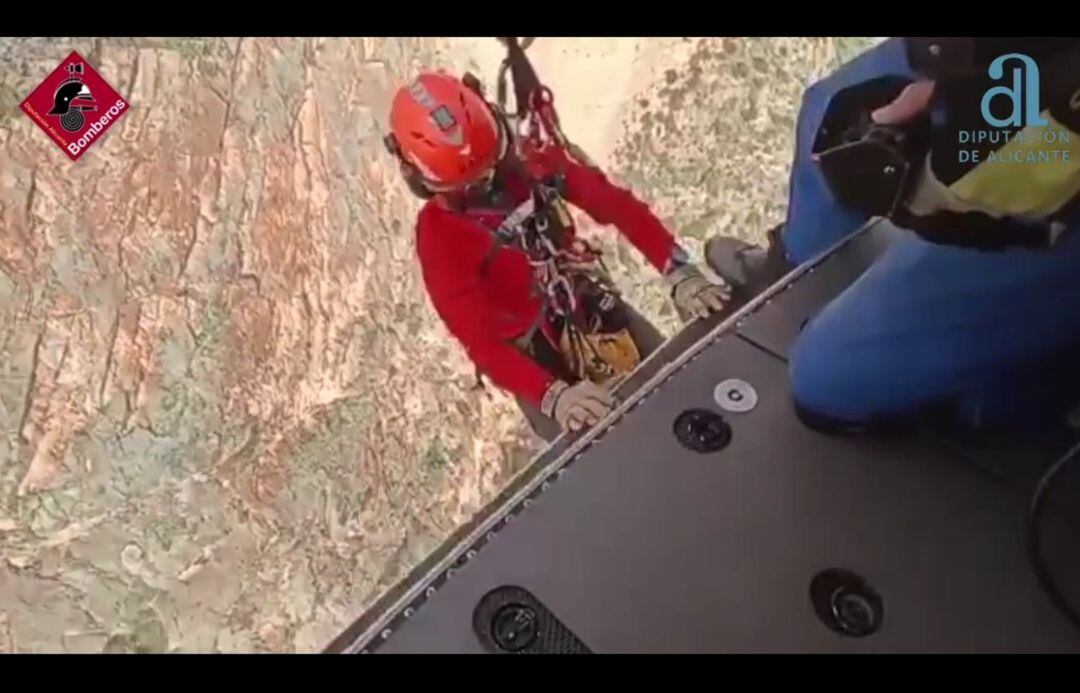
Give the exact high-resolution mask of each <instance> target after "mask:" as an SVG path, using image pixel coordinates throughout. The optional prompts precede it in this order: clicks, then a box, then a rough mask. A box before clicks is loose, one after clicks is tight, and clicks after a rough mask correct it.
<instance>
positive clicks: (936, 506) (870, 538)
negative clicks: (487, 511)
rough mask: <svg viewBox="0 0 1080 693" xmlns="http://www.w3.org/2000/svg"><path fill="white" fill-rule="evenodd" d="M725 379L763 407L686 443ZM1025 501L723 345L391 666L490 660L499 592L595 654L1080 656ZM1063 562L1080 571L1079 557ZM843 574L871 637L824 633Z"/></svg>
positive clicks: (450, 601) (581, 462)
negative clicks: (688, 421) (813, 414)
mask: <svg viewBox="0 0 1080 693" xmlns="http://www.w3.org/2000/svg"><path fill="white" fill-rule="evenodd" d="M727 378H739V379H742V380H744V381H746V382H748V383H749V384H750V385H752V386H753V388H754V389H755V390H756V392H757V394H758V397H759V401H758V402H757V405H756V407H755V408H753V409H752V410H751V411H749V412H746V413H726V412H725V413H724V414H723V416H724V418H725V420H726V422H727V423H728V424H729V425H730V433H731V437H730V442H729V443H728V444H727V445H726V447H723V448H722V449H721V450H720V451H719V452H712V453H708V452H706V453H702V452H696V451H694V450H691V449H688V448H687V447H684V446H683V445H681V444H680V443H679V441H678V440H677V439H676V436H675V434H674V426H675V422H676V419H677V418H678V417H679V415H680V414H681V413H683V412H684V411H686V410H688V409H692V408H700V409H704V410H710V411H713V412H720V411H721V410H720V409H719V407H718V406H717V404H716V402H715V400H714V398H713V397H714V389H715V387H716V385H717V383H719V382H720V381H721V380H724V379H727ZM712 440H715V439H712ZM1025 504H1026V497H1025V496H1024V495H1023V494H1020V493H1017V492H1015V491H1014V490H1012V489H1010V488H1008V487H1007V486H1006V485H1003V484H1000V483H998V482H996V481H994V480H993V479H991V478H990V477H988V476H987V475H986V474H984V473H982V472H981V471H979V470H977V469H976V468H975V467H973V466H972V465H969V464H966V463H963V462H961V461H959V460H958V459H957V458H956V457H955V456H953V455H951V454H949V453H948V452H946V451H945V450H944V449H943V448H940V447H938V446H934V445H930V444H927V443H926V441H925V440H923V441H914V440H911V441H898V440H890V441H876V440H871V439H842V440H838V439H833V438H828V437H825V436H821V435H819V434H815V433H813V432H811V431H808V430H807V429H805V428H804V427H803V426H802V425H800V424H799V422H798V421H797V420H796V419H795V417H794V416H793V414H792V411H791V405H790V401H789V394H788V390H787V384H786V369H785V367H784V364H783V363H782V362H780V361H778V360H777V359H775V358H773V357H771V356H769V355H767V354H765V353H763V352H762V351H761V350H759V349H756V348H754V347H753V346H751V345H749V344H747V343H745V342H744V341H742V340H741V339H737V338H735V337H729V338H725V339H722V340H721V341H720V342H718V343H717V344H715V345H713V346H712V347H710V348H709V349H707V350H706V351H705V352H703V353H702V354H701V355H700V356H699V357H698V358H696V359H695V360H694V361H692V362H691V363H690V364H689V365H688V366H687V367H686V368H685V369H683V370H682V371H680V372H678V373H676V374H675V375H674V376H673V377H672V379H671V380H670V381H669V382H667V383H666V384H665V385H663V386H662V387H661V388H660V389H659V390H657V391H656V392H654V393H653V394H652V395H651V396H649V397H648V398H646V399H645V400H644V401H643V402H642V403H641V405H640V406H638V407H637V408H635V409H634V410H632V411H631V412H630V413H629V414H628V415H627V416H626V418H625V420H623V421H620V422H619V423H618V424H617V425H616V426H614V427H613V428H612V429H611V430H609V431H608V432H607V433H606V434H605V435H604V437H603V438H601V439H600V440H599V441H598V442H596V443H595V444H594V445H593V446H592V447H591V448H589V449H587V450H586V451H585V452H584V453H583V454H582V455H581V456H580V458H579V459H578V460H576V461H575V462H574V463H573V464H571V466H569V467H568V468H567V469H566V471H565V473H564V474H563V476H562V477H561V478H559V479H558V480H557V481H555V482H554V483H553V484H552V485H551V486H550V488H549V489H548V490H547V491H546V492H544V493H543V494H541V495H539V496H538V497H536V498H535V499H534V500H533V501H532V503H531V506H530V507H527V508H524V509H523V510H521V512H520V514H519V515H517V516H516V517H514V518H513V521H512V522H510V523H509V524H507V525H506V526H505V527H503V528H502V529H500V530H499V531H498V533H497V534H496V535H494V536H493V538H491V540H490V541H489V542H488V543H487V545H486V546H484V547H483V548H482V549H481V550H479V552H477V553H476V554H475V555H473V556H472V557H471V558H470V560H468V562H467V563H465V564H464V565H462V566H460V567H459V568H457V569H456V571H455V573H454V575H453V576H451V577H450V578H449V579H448V580H446V582H445V583H444V584H442V585H441V586H440V587H439V589H437V590H436V591H434V592H433V593H431V594H430V596H428V597H427V598H425V599H424V600H422V601H419V602H417V603H416V604H415V606H414V607H413V608H412V610H411V613H410V618H409V619H408V620H406V621H404V622H403V625H399V626H395V630H393V632H387V633H386V634H385V635H386V636H387V639H386V640H385V642H383V643H382V645H381V646H380V647H378V649H377V651H378V652H482V651H483V647H482V646H481V643H480V641H479V639H478V637H477V635H476V631H475V628H474V622H473V617H474V609H475V608H476V606H477V604H478V603H480V601H481V599H483V598H484V596H485V595H486V594H488V593H489V592H490V591H491V590H492V589H495V588H497V587H501V586H516V587H520V588H523V589H524V590H527V591H528V593H529V594H531V595H534V596H535V598H536V599H537V600H539V602H540V603H541V604H542V606H543V608H544V609H546V610H548V611H549V612H550V614H551V615H552V616H553V618H554V619H556V620H557V621H558V622H559V623H561V624H564V625H565V627H566V629H568V632H569V633H572V634H573V636H574V638H577V639H580V641H581V643H583V645H584V647H586V648H588V649H589V650H591V651H593V652H738V651H795V652H872V651H904V652H907V651H929V652H933V651H950V652H952V651H964V652H966V651H972V652H1015V651H1038V652H1044V651H1078V650H1080V636H1078V635H1077V633H1076V632H1075V631H1073V630H1072V629H1071V627H1070V626H1069V625H1068V624H1067V622H1066V621H1065V619H1064V618H1063V617H1062V616H1061V615H1060V614H1059V613H1058V612H1057V611H1055V610H1054V609H1053V608H1052V606H1051V605H1050V604H1049V602H1048V600H1047V599H1046V597H1045V595H1044V594H1043V593H1042V592H1041V591H1040V590H1039V589H1038V587H1037V585H1036V581H1035V578H1034V576H1033V574H1032V572H1031V570H1030V568H1029V566H1028V564H1027V559H1026V557H1025V553H1024V534H1023V530H1024V524H1023V519H1024V510H1025ZM1055 531H1056V530H1055ZM1076 539H1077V537H1076V536H1075V535H1066V539H1065V540H1062V539H1060V537H1059V538H1058V539H1056V541H1057V542H1058V543H1061V544H1062V545H1063V546H1066V547H1067V546H1069V545H1070V541H1071V542H1072V543H1071V545H1072V546H1075V545H1076ZM1053 559H1054V562H1055V566H1056V568H1057V570H1059V571H1061V572H1060V574H1061V575H1063V576H1066V579H1068V576H1070V575H1076V573H1075V572H1074V571H1076V570H1077V569H1078V562H1080V555H1078V553H1077V552H1075V551H1074V552H1069V551H1059V552H1058V555H1055V556H1054V557H1053ZM830 569H832V570H837V569H838V570H841V571H850V572H851V573H854V574H855V575H856V576H858V577H859V578H861V579H862V580H864V581H865V587H866V589H867V590H869V594H870V596H865V595H860V594H854V595H851V594H848V593H843V594H841V593H840V592H837V594H838V595H839V596H836V597H835V599H836V600H837V601H836V604H835V606H836V609H837V611H836V613H841V614H844V616H845V618H846V619H847V621H846V623H848V624H849V625H851V624H854V626H852V627H853V628H854V631H853V632H858V630H859V627H865V626H867V624H868V623H869V624H872V625H877V626H878V627H879V629H878V630H877V631H876V632H873V633H872V634H870V635H867V636H865V637H852V636H850V635H844V634H842V633H841V632H838V630H837V627H836V624H835V623H831V624H830V623H826V622H825V621H826V620H827V619H825V618H824V617H823V616H822V615H820V612H821V608H822V606H821V604H820V603H815V602H814V601H812V600H811V583H812V581H814V579H815V577H816V576H820V575H822V574H824V575H825V578H821V577H819V579H818V581H817V582H816V583H815V585H816V586H817V587H816V588H815V589H816V594H817V596H818V597H819V598H820V595H821V588H820V585H821V584H823V583H822V580H825V583H826V584H827V582H828V580H827V578H829V576H835V575H836V574H837V573H827V572H824V571H828V570H830ZM839 574H844V573H839ZM826 596H828V593H827V591H826ZM875 600H878V601H879V602H880V604H879V606H880V609H881V613H880V614H878V616H879V617H880V623H876V624H875V623H874V618H873V617H872V614H870V612H871V611H872V607H874V608H876V607H875V604H877V602H875ZM819 601H820V599H819ZM826 606H827V605H826ZM825 615H826V616H828V615H829V614H828V613H826V614H825Z"/></svg>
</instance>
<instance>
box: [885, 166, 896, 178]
mask: <svg viewBox="0 0 1080 693" xmlns="http://www.w3.org/2000/svg"><path fill="white" fill-rule="evenodd" d="M884 171H885V175H886V176H892V175H895V174H896V167H895V166H893V165H892V164H889V165H888V166H886V167H885V168H884Z"/></svg>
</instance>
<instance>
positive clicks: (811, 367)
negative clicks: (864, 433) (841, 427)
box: [788, 323, 874, 424]
mask: <svg viewBox="0 0 1080 693" xmlns="http://www.w3.org/2000/svg"><path fill="white" fill-rule="evenodd" d="M829 337H830V336H829V335H828V334H826V333H824V331H822V330H818V329H815V328H814V325H813V323H810V324H809V325H807V326H806V329H805V330H803V332H802V333H801V334H800V335H799V337H798V338H797V339H796V340H795V343H794V344H792V346H791V351H790V353H789V355H788V361H789V364H788V372H789V377H790V380H791V396H792V399H793V400H794V403H795V406H796V407H797V408H798V409H799V410H801V411H802V412H808V413H811V414H813V415H814V416H815V417H820V418H824V419H829V420H832V421H838V422H845V423H851V424H861V423H864V422H866V421H868V420H869V419H870V418H871V417H872V415H873V414H874V412H873V410H872V409H871V408H870V407H869V406H868V404H869V403H868V402H866V401H864V400H865V397H864V396H863V393H859V392H857V388H854V387H852V386H851V384H850V383H849V382H848V381H849V379H850V376H851V374H850V372H849V371H847V369H845V365H844V363H843V362H842V359H841V358H839V356H840V354H838V353H837V349H836V344H835V340H833V339H830V338H829Z"/></svg>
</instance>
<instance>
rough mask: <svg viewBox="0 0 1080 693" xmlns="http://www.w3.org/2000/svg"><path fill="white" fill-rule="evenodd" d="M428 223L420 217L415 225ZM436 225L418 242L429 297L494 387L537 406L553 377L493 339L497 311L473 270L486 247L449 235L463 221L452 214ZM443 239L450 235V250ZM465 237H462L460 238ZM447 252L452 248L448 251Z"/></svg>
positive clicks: (499, 340) (421, 234)
mask: <svg viewBox="0 0 1080 693" xmlns="http://www.w3.org/2000/svg"><path fill="white" fill-rule="evenodd" d="M425 223H432V222H431V220H430V219H426V220H425V219H424V218H423V216H422V217H421V221H420V224H421V225H423V224H425ZM437 223H438V224H439V228H437V229H436V228H432V229H428V231H430V233H424V232H421V233H420V234H419V238H418V243H417V253H418V254H419V256H420V266H421V271H422V274H423V278H424V284H425V285H426V287H427V291H428V295H429V296H430V297H431V301H432V303H433V304H434V306H435V310H436V312H437V313H438V314H439V317H440V318H442V320H443V322H444V323H445V324H446V327H447V329H449V331H450V333H451V334H452V335H453V336H454V337H455V338H456V339H457V340H458V341H459V342H460V343H461V344H462V346H464V347H465V351H466V353H467V354H468V356H469V358H470V359H471V360H472V362H473V363H474V364H475V365H476V367H477V368H478V369H479V370H480V371H481V372H482V373H483V374H484V375H485V376H487V377H488V378H490V379H491V381H492V382H493V383H494V384H495V385H496V386H498V387H500V388H502V389H503V390H506V391H508V392H510V393H511V394H514V395H517V396H520V397H522V398H524V399H526V400H528V401H529V402H531V403H533V404H535V405H536V406H538V407H539V406H541V403H542V401H543V398H544V394H545V393H546V392H547V391H548V389H549V388H550V387H551V386H552V384H553V383H554V382H555V380H556V378H555V377H554V376H553V375H552V374H550V373H548V372H547V371H546V370H545V369H544V368H542V367H541V366H540V365H539V364H537V363H536V362H535V361H533V360H532V359H530V358H529V357H528V356H526V355H525V354H523V353H521V352H520V351H519V350H518V349H517V348H516V347H514V345H512V344H509V343H507V342H505V341H503V340H502V339H499V338H498V332H497V330H496V329H495V327H496V320H497V319H498V315H499V312H498V309H497V308H496V307H495V306H494V305H492V303H491V301H490V300H489V299H488V297H487V295H486V294H485V293H484V291H483V288H482V284H481V282H480V279H479V276H478V271H479V270H478V268H479V267H480V265H481V263H482V262H483V259H484V257H485V256H486V253H487V247H486V246H483V245H481V244H472V243H468V242H466V241H467V240H468V236H467V235H466V234H454V233H453V231H454V229H453V228H449V227H450V226H451V225H453V224H455V223H468V222H465V221H462V220H459V219H457V218H455V217H453V216H452V215H440V216H439V217H438V222H437ZM443 238H454V241H448V242H453V243H455V245H454V247H453V248H452V249H451V248H449V247H443V245H444V244H442V243H441V242H440V239H443ZM461 238H464V239H465V241H462V240H461ZM451 251H452V252H451Z"/></svg>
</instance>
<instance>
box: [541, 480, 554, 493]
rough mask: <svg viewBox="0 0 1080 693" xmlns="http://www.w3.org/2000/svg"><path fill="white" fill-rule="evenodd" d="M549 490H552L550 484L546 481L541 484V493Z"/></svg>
mask: <svg viewBox="0 0 1080 693" xmlns="http://www.w3.org/2000/svg"><path fill="white" fill-rule="evenodd" d="M549 488H551V484H549V483H548V482H546V481H545V482H544V483H542V484H540V490H541V491H547V490H548V489H549Z"/></svg>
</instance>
